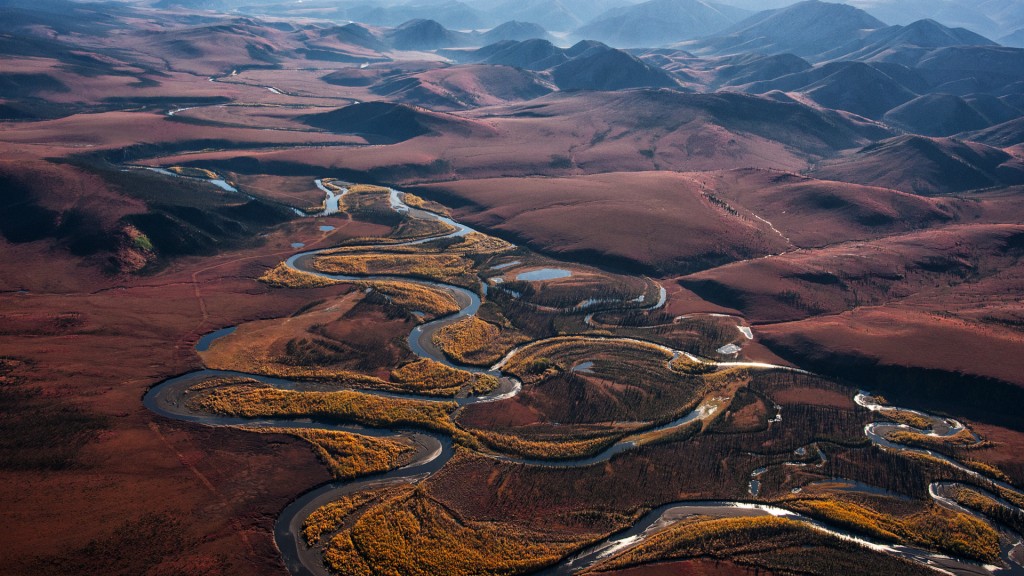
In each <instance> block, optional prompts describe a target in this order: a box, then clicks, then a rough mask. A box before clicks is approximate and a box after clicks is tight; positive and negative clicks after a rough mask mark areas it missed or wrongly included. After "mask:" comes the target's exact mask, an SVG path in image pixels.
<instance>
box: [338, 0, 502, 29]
mask: <svg viewBox="0 0 1024 576" xmlns="http://www.w3.org/2000/svg"><path fill="white" fill-rule="evenodd" d="M333 19H334V20H336V21H337V20H341V19H346V20H352V21H355V22H363V23H366V24H374V25H378V26H396V25H399V24H401V23H403V22H408V21H409V20H434V21H436V22H439V23H441V24H443V25H444V26H446V27H449V28H457V29H463V30H465V29H472V28H482V27H484V26H485V25H486V22H487V20H488V19H487V16H486V15H485V14H484V13H483V12H481V11H480V10H477V9H475V8H473V7H471V6H469V5H467V4H465V3H463V2H452V1H447V2H428V3H415V4H412V3H410V4H396V5H391V6H386V5H380V4H376V3H369V2H359V3H352V4H347V5H344V7H342V8H340V9H339V10H338V11H337V12H336V13H334V14H333Z"/></svg>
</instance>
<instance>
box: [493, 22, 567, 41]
mask: <svg viewBox="0 0 1024 576" xmlns="http://www.w3.org/2000/svg"><path fill="white" fill-rule="evenodd" d="M532 38H540V39H543V40H550V39H551V35H550V34H548V32H547V30H545V29H544V27H543V26H541V25H539V24H533V23H532V22H519V21H518V20H509V21H508V22H505V23H504V24H500V25H498V26H495V27H494V28H492V29H490V30H488V31H487V32H484V33H483V34H481V35H480V39H481V40H482V41H483V43H484V45H489V44H494V43H495V42H501V41H502V40H530V39H532Z"/></svg>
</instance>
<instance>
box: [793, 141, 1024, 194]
mask: <svg viewBox="0 0 1024 576" xmlns="http://www.w3.org/2000/svg"><path fill="white" fill-rule="evenodd" d="M813 176H814V177H815V178H821V179H825V180H839V181H842V182H853V183H856V184H867V185H870V186H881V187H885V188H892V189H895V190H902V191H904V192H912V193H914V194H922V195H925V196H932V195H938V194H949V193H954V192H963V191H966V190H976V189H979V188H989V187H992V186H1007V185H1014V184H1024V164H1022V162H1021V161H1020V160H1019V159H1016V158H1014V157H1013V156H1011V155H1010V154H1008V153H1006V152H1004V151H1002V150H999V149H997V148H992V147H990V146H986V145H984V144H978V143H974V142H962V141H959V140H953V139H950V138H926V137H924V136H899V137H897V138H891V139H889V140H883V141H881V142H878V143H875V144H870V145H868V146H866V147H864V148H862V149H861V150H859V151H857V152H856V153H854V154H852V155H850V156H848V157H846V158H843V159H840V160H837V161H834V162H829V163H826V164H823V165H821V166H820V167H818V168H817V169H816V170H814V171H813Z"/></svg>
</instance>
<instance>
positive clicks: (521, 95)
mask: <svg viewBox="0 0 1024 576" xmlns="http://www.w3.org/2000/svg"><path fill="white" fill-rule="evenodd" d="M370 90H371V92H373V93H374V94H377V95H380V96H384V97H385V98H387V99H388V100H389V101H395V102H403V103H406V104H414V105H417V106H425V107H428V108H431V109H434V110H438V109H447V110H463V109H468V108H477V107H480V106H495V105H498V104H508V103H510V102H521V101H524V100H532V99H534V98H538V97H540V96H543V95H545V94H548V93H550V92H551V91H552V90H553V88H552V87H551V86H550V85H548V84H547V83H546V82H543V81H541V80H540V79H539V78H538V77H537V75H536V74H533V73H532V72H530V71H528V70H523V69H521V68H513V67H510V66H495V65H482V64H478V65H467V66H445V67H441V68H434V69H430V70H425V71H418V72H413V73H410V74H399V75H387V76H385V77H384V80H383V81H382V82H380V83H378V84H375V85H374V86H372V87H371V88H370Z"/></svg>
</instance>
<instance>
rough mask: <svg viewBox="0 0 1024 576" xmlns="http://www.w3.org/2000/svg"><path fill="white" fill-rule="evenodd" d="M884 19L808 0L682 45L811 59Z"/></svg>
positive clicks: (874, 27)
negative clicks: (784, 54) (785, 54)
mask: <svg viewBox="0 0 1024 576" xmlns="http://www.w3.org/2000/svg"><path fill="white" fill-rule="evenodd" d="M884 27H885V23H883V22H882V21H880V20H878V19H876V18H875V17H873V16H871V15H870V14H868V13H867V12H864V11H863V10H859V9H857V8H854V7H852V6H847V5H845V4H832V3H827V2H819V1H818V0H808V1H806V2H800V3H798V4H794V5H792V6H789V7H786V8H780V9H777V10H766V11H764V12H759V13H757V14H754V15H753V16H751V17H749V18H747V19H745V20H743V21H741V22H739V23H737V24H735V25H733V26H731V27H729V28H727V29H725V30H722V31H720V32H718V33H717V34H715V35H713V36H709V37H707V38H703V39H701V40H697V41H693V42H690V43H684V44H682V45H680V47H682V48H684V49H687V50H691V51H694V52H696V53H698V54H738V53H743V52H756V53H762V54H782V53H786V52H789V53H792V54H796V55H797V56H801V57H804V58H811V59H820V58H819V55H821V54H823V53H825V52H828V51H830V50H834V49H835V47H836V46H842V45H845V44H849V43H850V42H854V41H857V40H859V39H861V38H863V37H864V36H865V35H866V34H867V33H868V32H869V31H872V30H878V29H879V28H884Z"/></svg>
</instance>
